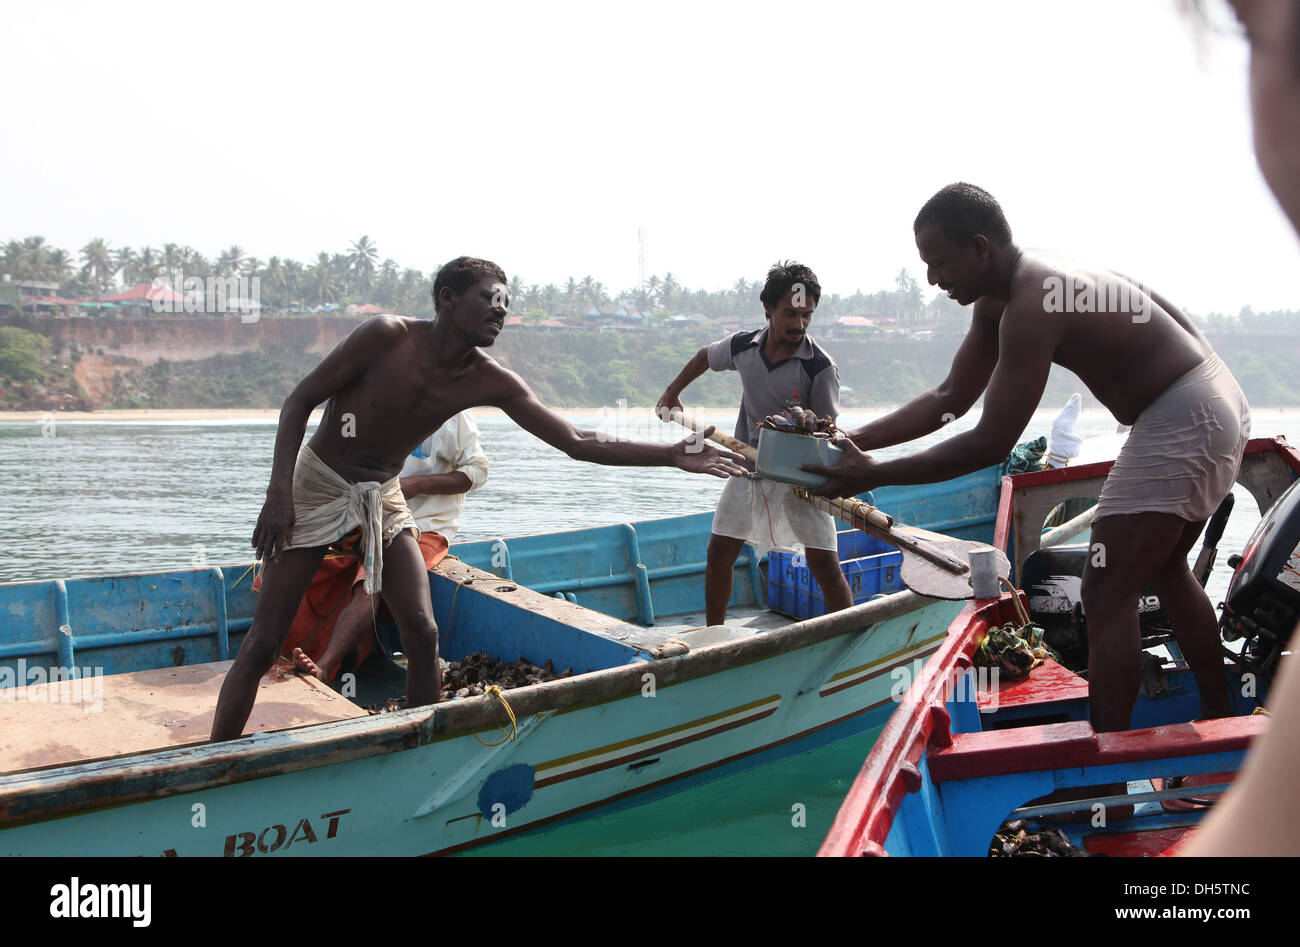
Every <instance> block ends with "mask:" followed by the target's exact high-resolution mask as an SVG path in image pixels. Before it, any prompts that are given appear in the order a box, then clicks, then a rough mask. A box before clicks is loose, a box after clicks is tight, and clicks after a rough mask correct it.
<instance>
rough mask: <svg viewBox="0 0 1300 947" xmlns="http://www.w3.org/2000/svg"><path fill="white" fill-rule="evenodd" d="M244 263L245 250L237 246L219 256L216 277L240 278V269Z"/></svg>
mask: <svg viewBox="0 0 1300 947" xmlns="http://www.w3.org/2000/svg"><path fill="white" fill-rule="evenodd" d="M243 262H244V250H243V248H242V247H240V246H238V245H235V246H232V247H231V248H230V249H229V250H223V251H222V252H221V253H220V254H218V255H217V264H216V267H215V269H216V271H217V272H216V275H217V276H238V275H239V268H240V266H242V265H243Z"/></svg>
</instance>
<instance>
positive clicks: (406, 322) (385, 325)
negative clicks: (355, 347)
mask: <svg viewBox="0 0 1300 947" xmlns="http://www.w3.org/2000/svg"><path fill="white" fill-rule="evenodd" d="M420 321H421V320H419V319H412V318H410V317H409V316H397V315H393V314H392V313H381V314H380V315H377V316H371V317H370V318H369V319H367V320H366V321H365V322H363V323H361V325H359V326H357V327H356V329H355V330H354V334H355V335H357V336H358V337H361V338H366V339H371V340H375V341H384V342H396V341H397V340H398V339H402V338H405V337H406V336H407V335H409V334H410V332H411V328H412V327H413V325H414V324H415V323H418V322H420Z"/></svg>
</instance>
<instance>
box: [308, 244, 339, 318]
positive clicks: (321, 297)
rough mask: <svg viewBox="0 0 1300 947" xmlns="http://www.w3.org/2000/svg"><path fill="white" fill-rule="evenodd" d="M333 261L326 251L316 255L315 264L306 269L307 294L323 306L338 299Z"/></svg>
mask: <svg viewBox="0 0 1300 947" xmlns="http://www.w3.org/2000/svg"><path fill="white" fill-rule="evenodd" d="M333 262H334V261H332V260H331V259H330V257H329V254H328V253H322V254H320V256H318V257H316V265H315V266H313V267H312V268H311V269H310V270H308V271H307V286H308V289H309V295H310V298H312V299H315V300H316V303H317V305H321V306H323V305H325V304H326V303H332V302H334V301H335V300H336V299H338V292H337V290H338V283H337V280H336V277H335V275H334V265H333Z"/></svg>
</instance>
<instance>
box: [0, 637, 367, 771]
mask: <svg viewBox="0 0 1300 947" xmlns="http://www.w3.org/2000/svg"><path fill="white" fill-rule="evenodd" d="M233 663H234V662H233V661H217V662H213V663H210V664H191V665H184V666H182V667H169V668H159V669H156V670H150V671H133V672H131V673H128V674H109V675H104V676H102V677H99V678H94V677H90V678H83V679H81V680H80V681H61V682H56V683H47V684H31V685H28V686H26V687H14V688H8V689H6V690H0V773H12V772H16V771H19V770H25V769H35V768H39V767H46V766H58V765H63V764H67V763H74V762H79V761H85V760H92V759H103V758H105V757H110V756H122V755H125V754H131V753H140V752H143V751H145V750H156V749H170V748H173V747H177V746H185V745H187V744H193V743H203V742H205V741H206V740H207V739H208V734H209V733H210V732H211V730H212V716H213V713H214V712H215V710H216V707H217V694H218V692H219V691H220V689H221V683H222V681H224V680H225V677H226V671H227V670H229V668H230V666H231V665H232V664H233ZM364 716H366V711H365V710H363V709H362V708H360V707H358V706H356V705H355V704H353V703H352V702H351V701H349V700H348V699H347V698H345V697H342V696H341V695H339V694H337V693H336V692H334V691H333V690H331V689H330V688H328V687H326V686H325V685H324V684H322V683H321V682H320V681H318V680H316V679H315V678H314V677H303V676H302V675H299V674H297V673H296V672H295V671H294V670H293V669H292V666H291V665H289V664H288V663H287V662H284V661H281V662H278V663H277V664H276V665H275V666H274V667H272V668H271V670H270V671H268V672H267V673H266V675H265V676H264V677H263V678H262V681H261V684H260V685H259V687H258V691H257V701H256V702H255V703H254V704H253V713H252V715H251V716H250V717H249V719H248V723H247V724H246V725H245V726H244V733H245V734H249V733H259V732H262V731H265V730H283V729H286V728H289V727H300V726H304V725H307V724H314V723H325V722H328V721H332V720H346V719H349V718H352V717H364Z"/></svg>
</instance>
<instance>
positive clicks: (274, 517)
mask: <svg viewBox="0 0 1300 947" xmlns="http://www.w3.org/2000/svg"><path fill="white" fill-rule="evenodd" d="M293 522H294V513H293V494H292V493H287V494H286V493H271V492H270V491H268V492H267V494H266V503H264V504H263V505H262V513H261V515H260V516H258V518H257V527H256V528H255V529H254V530H253V548H254V549H256V550H257V558H258V559H260V560H261V561H262V562H274V561H275V560H276V559H278V558H280V553H281V552H282V551H283V550H284V547H285V546H286V545H288V544H289V542H290V541H291V539H292V536H293Z"/></svg>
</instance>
